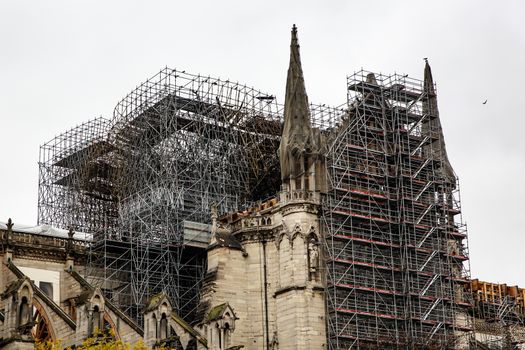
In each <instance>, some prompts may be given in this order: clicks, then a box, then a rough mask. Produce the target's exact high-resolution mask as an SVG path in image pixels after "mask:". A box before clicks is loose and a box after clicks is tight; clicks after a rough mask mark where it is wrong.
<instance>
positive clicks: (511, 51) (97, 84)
mask: <svg viewBox="0 0 525 350" xmlns="http://www.w3.org/2000/svg"><path fill="white" fill-rule="evenodd" d="M524 14H525V2H523V1H479V0H478V1H458V0H455V1H438V0H435V1H402V0H398V1H386V0H385V1H362V0H361V1H343V0H337V1H336V0H325V1H304V0H303V1H283V0H281V1H276V0H259V1H246V0H244V1H232V0H221V1H144V2H137V1H130V0H127V1H94V0H90V1H71V0H64V1H53V0H48V1H24V0H17V1H15V0H12V1H9V0H0V44H1V46H0V221H5V220H6V219H7V218H8V217H12V218H13V220H14V221H16V222H17V223H24V224H34V223H36V211H37V210H36V209H37V188H38V171H37V170H38V169H37V162H38V150H39V145H40V144H42V143H44V142H46V141H48V140H50V139H51V138H53V137H54V136H55V135H57V134H59V133H61V132H63V131H65V130H66V129H69V128H71V127H73V126H76V125H78V124H80V123H82V122H85V121H87V120H88V119H91V118H93V117H96V116H99V115H102V116H104V117H108V118H109V117H111V115H112V111H113V108H114V106H115V104H116V103H117V102H118V100H119V99H121V98H122V97H123V96H125V95H126V94H127V93H128V92H129V91H131V90H132V89H133V88H134V87H135V86H136V85H138V84H139V83H140V82H142V81H144V80H145V79H147V78H148V77H149V76H151V75H153V74H154V73H156V72H157V71H158V70H160V69H161V68H162V67H164V66H169V67H172V68H178V69H183V70H186V71H188V72H192V73H201V74H204V75H211V76H215V77H221V78H224V79H230V80H233V81H237V80H238V81H240V82H243V83H246V84H247V85H252V86H255V87H256V88H258V89H260V90H262V91H266V92H268V93H271V94H275V95H277V96H278V98H279V100H280V101H283V91H284V87H285V78H286V70H287V65H288V55H289V51H288V50H289V40H290V27H291V25H292V24H293V23H296V24H297V25H298V27H299V40H300V44H301V56H302V60H303V69H304V74H305V77H306V84H307V90H308V94H309V97H310V100H311V101H312V102H316V103H317V102H320V103H327V104H333V105H339V104H341V103H343V102H344V101H345V98H346V91H345V80H346V75H348V74H351V73H353V72H354V71H355V70H359V69H360V68H361V67H362V68H365V69H367V70H372V71H377V72H384V73H391V72H394V71H396V72H398V73H408V74H409V75H410V76H412V77H415V78H420V79H422V77H423V64H424V62H423V59H422V58H423V57H429V61H430V63H431V66H432V69H433V73H434V78H435V81H436V83H437V86H438V100H439V104H440V112H441V118H442V124H443V127H444V130H445V139H446V141H447V148H448V153H449V158H450V159H451V162H452V164H453V166H454V168H455V170H456V173H457V174H458V176H459V178H460V184H461V190H462V193H461V194H462V204H463V217H464V219H465V221H466V222H467V223H468V227H469V236H470V237H469V245H470V255H471V266H472V276H473V277H479V278H481V279H485V280H489V281H494V282H507V283H509V284H519V285H521V286H522V287H525V269H524V268H523V267H524V263H523V261H524V258H525V254H524V253H523V250H524V248H525V235H524V233H525V232H524V231H525V229H524V227H525V226H524V224H523V217H522V215H523V216H525V175H524V173H525V136H524V135H525V134H524V130H525V121H524V117H525V116H524V112H523V110H524V109H523V106H522V101H523V100H524V98H523V96H521V94H522V93H523V92H522V90H523V84H524V83H525V70H524V68H523V64H524V63H525V25H524V24H523V16H524ZM485 99H487V100H488V102H487V104H486V105H483V104H482V102H483V101H484V100H485Z"/></svg>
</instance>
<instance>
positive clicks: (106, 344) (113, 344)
mask: <svg viewBox="0 0 525 350" xmlns="http://www.w3.org/2000/svg"><path fill="white" fill-rule="evenodd" d="M63 349H64V348H63V346H62V341H61V340H56V341H46V342H39V341H37V342H36V343H35V350H63ZM74 349H75V350H150V348H148V347H147V346H146V345H145V344H144V342H143V341H142V339H141V340H139V341H138V342H137V343H135V344H130V343H124V342H123V341H122V340H116V339H115V335H114V333H113V332H112V331H110V332H109V334H105V333H103V332H100V331H99V332H96V333H95V334H94V335H93V336H92V337H89V338H87V339H86V340H84V342H82V345H80V346H77V347H76V348H74ZM157 349H158V350H166V349H165V347H164V346H160V347H159V348H157ZM66 350H73V348H71V347H70V348H67V349H66Z"/></svg>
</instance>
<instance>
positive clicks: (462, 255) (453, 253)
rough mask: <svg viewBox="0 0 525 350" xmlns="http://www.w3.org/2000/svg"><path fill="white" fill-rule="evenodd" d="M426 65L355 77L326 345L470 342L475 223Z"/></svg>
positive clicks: (333, 223) (328, 222) (335, 182)
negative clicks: (470, 243) (465, 219)
mask: <svg viewBox="0 0 525 350" xmlns="http://www.w3.org/2000/svg"><path fill="white" fill-rule="evenodd" d="M427 69H428V71H425V82H422V81H418V80H414V79H410V78H408V77H406V76H401V75H397V74H394V75H389V76H386V75H377V76H376V75H374V74H373V73H369V72H365V71H360V72H358V73H355V74H354V75H353V76H351V77H349V78H348V115H347V116H346V117H345V118H344V120H343V121H342V123H341V125H339V127H338V128H337V130H335V131H334V133H333V136H332V142H331V144H330V149H329V152H328V155H327V167H328V174H329V175H328V177H329V179H328V182H329V183H328V185H329V188H330V190H329V192H328V193H327V194H326V195H325V196H324V201H323V214H322V221H323V224H324V225H323V226H324V227H325V233H324V238H325V248H326V264H327V290H326V300H327V312H328V315H327V318H328V338H329V339H328V344H329V346H328V348H329V349H333V350H335V349H353V348H356V349H378V348H380V349H389V348H392V349H398V348H400V347H401V348H412V349H448V348H452V347H463V346H464V347H466V346H468V340H467V339H461V337H459V335H460V334H468V333H469V332H470V331H471V330H472V325H471V318H470V316H469V312H468V310H470V309H471V308H472V301H471V297H470V295H469V293H468V289H467V288H466V286H467V285H468V283H469V279H470V274H469V265H468V250H467V246H466V238H467V236H466V228H465V225H464V224H463V223H462V221H461V215H460V213H461V211H460V201H459V188H458V184H457V179H456V176H455V174H454V172H453V170H452V168H451V166H450V164H449V162H448V159H447V156H446V151H445V148H444V147H445V146H444V141H443V134H442V130H441V126H440V122H439V116H438V111H437V102H436V95H435V90H434V84H433V82H432V78H431V76H430V68H429V67H428V66H427Z"/></svg>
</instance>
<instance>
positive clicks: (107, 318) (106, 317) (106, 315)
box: [102, 311, 120, 340]
mask: <svg viewBox="0 0 525 350" xmlns="http://www.w3.org/2000/svg"><path fill="white" fill-rule="evenodd" d="M102 324H103V327H104V331H105V330H106V324H107V325H108V326H109V329H112V330H113V335H114V336H115V339H116V340H120V334H119V333H118V330H117V326H116V325H115V322H114V321H113V319H112V318H111V316H110V315H109V313H108V312H107V311H104V315H103V316H102Z"/></svg>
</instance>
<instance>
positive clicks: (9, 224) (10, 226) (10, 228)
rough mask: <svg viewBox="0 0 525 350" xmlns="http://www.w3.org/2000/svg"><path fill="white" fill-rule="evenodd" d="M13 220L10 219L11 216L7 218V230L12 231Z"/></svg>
mask: <svg viewBox="0 0 525 350" xmlns="http://www.w3.org/2000/svg"><path fill="white" fill-rule="evenodd" d="M13 225H14V223H13V220H11V218H9V219H7V231H9V232H11V231H13Z"/></svg>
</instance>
